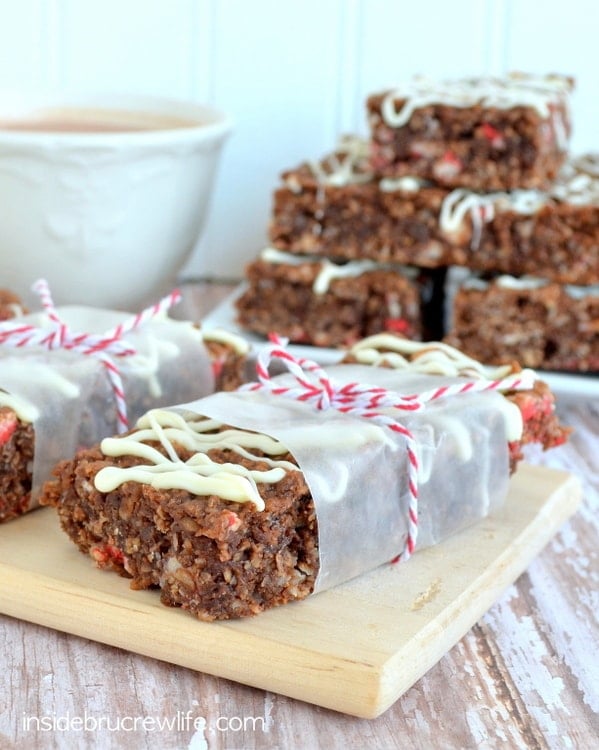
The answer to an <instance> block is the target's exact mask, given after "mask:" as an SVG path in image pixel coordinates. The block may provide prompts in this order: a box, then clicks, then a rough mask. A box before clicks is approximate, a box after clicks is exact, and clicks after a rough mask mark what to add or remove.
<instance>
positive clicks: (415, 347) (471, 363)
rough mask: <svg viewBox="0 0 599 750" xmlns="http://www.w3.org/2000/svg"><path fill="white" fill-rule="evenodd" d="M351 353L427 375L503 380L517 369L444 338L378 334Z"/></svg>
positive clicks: (372, 362) (367, 362) (365, 360)
mask: <svg viewBox="0 0 599 750" xmlns="http://www.w3.org/2000/svg"><path fill="white" fill-rule="evenodd" d="M349 353H350V354H351V355H353V357H354V358H355V359H356V361H357V362H359V363H360V364H365V365H373V366H375V367H378V366H381V365H383V364H386V365H387V366H388V367H392V368H394V369H396V370H409V371H411V372H419V373H423V374H426V375H444V376H447V377H469V378H472V379H477V380H478V379H480V378H484V379H485V380H500V379H502V378H505V377H506V376H507V375H509V374H511V373H512V372H513V368H512V366H511V365H502V366H499V367H491V366H488V365H483V364H481V363H480V362H478V361H477V360H476V359H472V357H468V356H467V355H466V354H464V353H463V352H461V351H460V350H459V349H456V348H454V347H453V346H449V344H445V343H443V342H441V341H428V342H421V341H411V340H410V339H403V338H400V337H398V336H394V335H393V334H391V333H378V334H375V335H374V336H369V337H367V338H365V339H362V340H361V341H359V342H358V343H357V344H354V346H353V347H352V348H351V349H350V350H349Z"/></svg>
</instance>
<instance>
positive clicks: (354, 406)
mask: <svg viewBox="0 0 599 750" xmlns="http://www.w3.org/2000/svg"><path fill="white" fill-rule="evenodd" d="M269 338H270V340H271V342H272V345H271V346H267V347H264V348H263V349H261V350H260V351H259V353H258V356H257V362H256V373H257V375H258V382H255V383H249V384H247V385H245V386H243V387H242V388H241V389H240V390H248V391H259V390H268V391H270V392H271V393H273V394H275V395H277V396H285V397H287V398H292V399H296V400H298V401H304V402H306V403H309V404H312V405H313V406H314V407H315V408H316V409H319V410H325V409H330V408H332V409H336V410H337V411H340V412H343V413H344V414H351V415H352V416H357V417H361V418H363V419H370V420H372V421H373V422H375V423H377V424H380V425H383V426H385V427H387V428H388V429H390V430H392V431H393V432H396V433H399V434H400V435H402V436H403V437H404V439H405V441H406V450H407V457H408V493H409V503H408V534H407V539H406V544H405V547H404V549H403V551H402V552H400V554H398V555H397V557H396V558H394V560H393V562H398V561H399V560H400V559H401V560H407V559H408V558H409V557H411V555H412V554H413V552H414V549H415V547H416V539H417V537H418V470H419V459H418V450H417V445H416V440H415V438H414V436H413V435H412V433H411V432H410V430H408V429H407V428H406V427H405V426H404V425H402V424H401V422H400V421H399V420H398V418H393V417H392V416H390V415H389V414H388V413H384V414H383V413H382V412H381V411H380V410H381V409H385V410H389V409H394V410H398V411H399V412H402V411H403V412H415V411H420V410H421V409H423V408H424V407H425V405H426V404H427V403H428V402H430V401H436V400H439V399H443V398H449V397H453V396H458V395H461V394H464V393H476V392H485V391H504V390H518V389H529V388H532V384H533V382H534V377H535V375H534V373H533V372H532V371H531V370H524V371H522V372H519V373H516V374H514V375H511V376H509V377H507V378H503V379H501V380H482V379H481V380H473V381H470V380H469V381H465V382H463V383H455V384H452V385H444V386H441V387H438V388H434V389H431V390H428V391H424V392H423V393H413V394H409V395H402V394H399V393H396V392H394V391H389V390H386V389H385V388H381V387H378V386H369V385H363V384H360V383H346V384H340V383H335V381H334V380H333V379H332V378H330V377H329V376H328V375H327V373H326V372H325V371H324V370H323V369H322V368H321V366H320V365H319V364H317V363H316V362H314V361H312V360H310V359H306V358H304V357H294V356H293V355H292V354H291V353H290V352H289V351H287V350H286V349H285V347H286V346H287V343H288V341H287V339H284V338H281V337H279V336H277V335H276V334H271V335H270V337H269ZM277 359H278V360H280V361H281V362H283V363H284V364H285V366H286V367H287V369H288V370H289V372H290V373H291V374H292V375H293V376H294V377H295V380H296V384H294V385H290V386H286V385H281V384H279V383H278V382H276V381H273V380H272V378H271V375H270V372H269V366H270V363H271V362H272V361H273V360H277ZM398 416H399V415H398Z"/></svg>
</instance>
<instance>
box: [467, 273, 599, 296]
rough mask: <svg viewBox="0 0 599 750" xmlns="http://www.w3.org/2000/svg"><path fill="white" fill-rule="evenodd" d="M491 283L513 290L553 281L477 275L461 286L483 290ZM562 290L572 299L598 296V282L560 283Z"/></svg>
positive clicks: (539, 287) (539, 286) (541, 285)
mask: <svg viewBox="0 0 599 750" xmlns="http://www.w3.org/2000/svg"><path fill="white" fill-rule="evenodd" d="M491 283H493V284H495V285H496V286H498V287H501V288H502V289H512V290H514V291H532V290H534V289H541V288H542V287H544V286H547V285H548V284H551V283H554V282H551V281H549V280H547V279H540V278H538V277H536V276H520V277H518V278H516V277H515V276H509V275H508V274H503V275H501V276H497V277H496V278H495V279H494V280H493V281H492V282H491V281H487V280H485V279H481V278H479V277H478V276H474V275H473V276H469V277H468V278H467V279H465V280H464V281H463V282H462V284H461V286H462V288H464V289H478V290H480V291H483V290H485V289H488V288H489V286H490V285H491ZM560 286H561V287H562V289H563V290H564V292H565V293H566V294H567V295H568V296H570V297H572V298H573V299H584V298H585V297H599V284H589V285H588V286H578V285H575V284H562V285H560Z"/></svg>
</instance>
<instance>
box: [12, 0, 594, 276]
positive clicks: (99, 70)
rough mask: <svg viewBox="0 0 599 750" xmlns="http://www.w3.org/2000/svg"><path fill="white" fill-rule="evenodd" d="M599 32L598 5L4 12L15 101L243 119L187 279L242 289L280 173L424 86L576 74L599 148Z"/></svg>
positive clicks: (577, 104)
mask: <svg viewBox="0 0 599 750" xmlns="http://www.w3.org/2000/svg"><path fill="white" fill-rule="evenodd" d="M598 28H599V1H598V0H542V1H540V0H0V92H1V91H2V90H15V89H25V90H28V89H34V90H42V91H50V92H54V91H68V92H72V91H81V90H84V91H88V92H95V91H101V92H109V91H114V92H119V93H123V92H129V93H143V94H153V95H168V96H174V97H178V98H186V99H193V100H197V101H203V102H208V103H211V104H214V105H216V106H218V107H220V108H221V109H223V110H225V111H226V112H228V113H229V114H230V115H231V116H232V117H233V119H234V121H235V131H234V134H233V136H232V137H231V138H230V140H229V142H228V144H227V146H226V150H225V153H224V158H223V162H222V167H221V170H220V173H219V177H218V185H217V190H216V193H215V196H214V200H213V204H212V211H211V215H210V220H209V223H208V226H207V230H206V232H205V235H204V238H203V240H202V242H201V243H200V245H199V246H198V248H197V249H196V253H195V255H194V258H193V259H192V261H191V262H190V264H189V265H188V268H187V275H193V276H213V277H223V278H233V279H234V278H239V277H241V275H242V269H243V265H244V263H245V262H246V261H247V260H249V259H250V258H252V257H253V256H254V255H255V253H256V252H257V251H258V250H259V249H260V247H261V246H262V245H263V243H264V242H265V238H266V225H267V222H268V216H269V211H270V202H271V193H272V190H273V188H274V186H275V184H276V178H277V174H278V173H279V172H280V171H281V170H282V169H283V168H286V167H290V166H293V165H295V164H296V163H297V162H299V161H301V160H302V159H304V158H306V157H315V156H318V155H319V154H321V153H324V152H326V151H327V150H328V149H330V148H331V147H332V146H333V145H334V144H335V142H336V139H337V136H338V135H339V134H341V133H348V132H352V133H363V134H365V133H366V123H365V117H364V99H365V97H366V95H367V94H368V93H370V92H373V91H376V90H379V89H382V88H384V87H386V86H389V85H393V84H394V82H396V81H400V80H404V79H406V78H408V77H410V76H411V75H413V74H416V73H423V74H427V75H430V76H434V77H453V76H460V75H467V74H479V73H495V74H497V73H502V72H505V71H508V70H514V69H518V70H526V71H532V72H539V73H540V72H547V71H557V72H564V73H568V74H571V75H574V76H575V77H576V79H577V82H578V88H577V92H576V94H575V97H574V124H575V131H574V138H573V144H572V145H573V150H575V151H583V150H585V151H586V150H599V133H598V132H597V125H598V123H599V97H598V96H597V73H598V72H599V64H598V63H599V51H598V50H599V37H598V35H597V29H598ZM0 95H1V94H0Z"/></svg>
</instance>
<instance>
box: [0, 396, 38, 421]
mask: <svg viewBox="0 0 599 750" xmlns="http://www.w3.org/2000/svg"><path fill="white" fill-rule="evenodd" d="M0 406H8V408H9V409H12V410H13V411H14V413H15V414H16V415H17V417H18V418H19V419H20V420H21V422H26V423H27V424H31V423H32V422H35V421H36V419H39V416H40V412H39V409H38V408H37V407H35V406H34V405H33V404H32V403H30V402H29V401H27V400H26V399H24V398H21V397H20V396H15V395H14V394H12V393H7V392H6V391H2V390H0Z"/></svg>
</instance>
